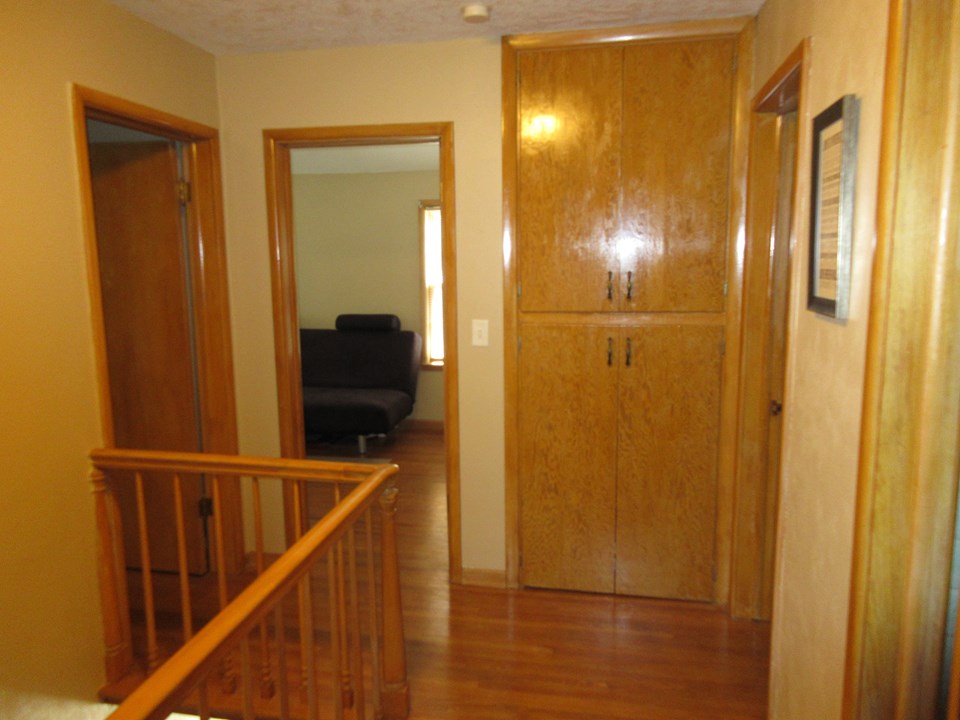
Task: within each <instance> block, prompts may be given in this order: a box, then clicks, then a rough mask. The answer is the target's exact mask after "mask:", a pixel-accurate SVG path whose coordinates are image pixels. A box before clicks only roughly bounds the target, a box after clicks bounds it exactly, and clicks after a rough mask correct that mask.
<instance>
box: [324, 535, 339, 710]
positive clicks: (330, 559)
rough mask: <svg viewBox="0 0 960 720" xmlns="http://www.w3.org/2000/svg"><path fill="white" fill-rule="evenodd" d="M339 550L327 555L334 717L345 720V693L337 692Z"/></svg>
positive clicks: (332, 549) (332, 550) (331, 550)
mask: <svg viewBox="0 0 960 720" xmlns="http://www.w3.org/2000/svg"><path fill="white" fill-rule="evenodd" d="M337 559H338V558H337V549H336V547H333V548H330V551H329V552H328V553H327V590H328V594H329V596H330V669H331V673H330V677H331V686H332V689H333V690H334V692H333V693H332V694H333V710H334V713H333V717H334V718H335V719H336V720H343V693H342V692H337V689H338V685H339V684H340V677H341V668H342V665H343V654H342V653H341V650H340V648H341V645H342V641H341V639H340V638H341V636H342V630H341V621H340V603H339V597H338V595H339V593H338V592H337V576H338V575H339V571H338V568H337Z"/></svg>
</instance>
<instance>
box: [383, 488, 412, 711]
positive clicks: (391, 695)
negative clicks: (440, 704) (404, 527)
mask: <svg viewBox="0 0 960 720" xmlns="http://www.w3.org/2000/svg"><path fill="white" fill-rule="evenodd" d="M398 492H399V491H398V490H397V488H395V487H392V488H387V489H386V490H384V491H383V494H382V495H381V496H380V519H381V524H380V574H381V579H382V588H383V646H382V652H383V665H382V668H383V669H382V672H383V690H382V693H383V694H382V697H381V708H382V710H381V712H382V715H383V718H384V719H385V720H403V718H406V717H407V716H408V715H409V714H410V690H409V687H408V686H407V653H406V649H405V646H404V639H403V608H402V606H401V603H400V565H399V559H398V556H397V523H396V515H397V494H398Z"/></svg>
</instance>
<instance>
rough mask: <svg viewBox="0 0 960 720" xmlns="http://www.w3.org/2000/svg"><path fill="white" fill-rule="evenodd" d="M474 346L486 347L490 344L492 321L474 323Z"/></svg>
mask: <svg viewBox="0 0 960 720" xmlns="http://www.w3.org/2000/svg"><path fill="white" fill-rule="evenodd" d="M473 344H474V345H475V346H477V347H486V346H487V345H489V344H490V321H489V320H474V321H473Z"/></svg>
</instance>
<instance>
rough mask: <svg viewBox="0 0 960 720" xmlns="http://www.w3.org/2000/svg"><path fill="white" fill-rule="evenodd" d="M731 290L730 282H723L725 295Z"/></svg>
mask: <svg viewBox="0 0 960 720" xmlns="http://www.w3.org/2000/svg"><path fill="white" fill-rule="evenodd" d="M729 290H730V284H729V283H727V282H724V283H723V296H724V297H726V296H727V292H728V291H729Z"/></svg>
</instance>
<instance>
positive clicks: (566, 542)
mask: <svg viewBox="0 0 960 720" xmlns="http://www.w3.org/2000/svg"><path fill="white" fill-rule="evenodd" d="M618 332H619V331H618V330H617V329H615V328H603V327H590V326H588V327H584V326H572V325H551V326H544V325H527V326H524V327H523V328H522V329H521V333H520V336H521V350H520V373H519V374H520V388H519V390H520V392H519V395H518V397H519V398H520V408H519V418H520V427H519V431H520V448H521V450H520V458H519V481H520V508H519V512H520V527H521V538H520V539H521V552H522V582H523V584H524V585H528V586H534V587H549V588H558V589H567V590H588V591H596V592H613V591H614V587H615V584H614V563H615V547H616V545H615V543H616V527H615V521H616V507H615V503H616V477H615V473H616V465H617V462H616V452H617V430H616V423H617V410H616V408H617V370H618V368H617V359H618V357H619V352H618V347H619V343H618V336H617V333H618Z"/></svg>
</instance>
